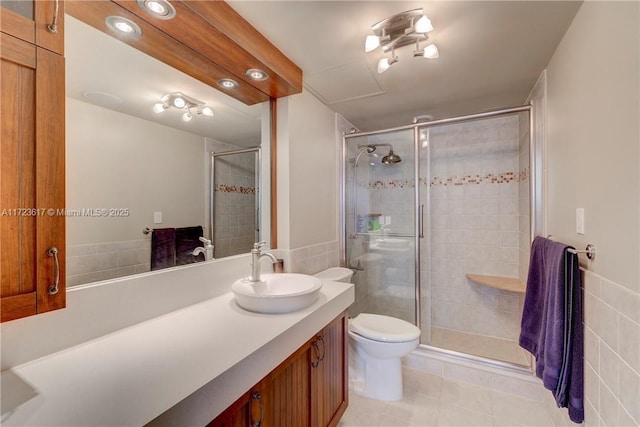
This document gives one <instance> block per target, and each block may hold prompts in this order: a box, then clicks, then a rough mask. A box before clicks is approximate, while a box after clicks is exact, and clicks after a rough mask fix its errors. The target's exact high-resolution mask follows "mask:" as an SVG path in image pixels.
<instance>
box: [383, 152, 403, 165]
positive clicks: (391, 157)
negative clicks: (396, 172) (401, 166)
mask: <svg viewBox="0 0 640 427" xmlns="http://www.w3.org/2000/svg"><path fill="white" fill-rule="evenodd" d="M381 161H382V163H383V164H385V165H395V164H396V163H400V162H401V161H402V159H401V158H400V156H398V155H397V154H396V153H394V152H393V148H389V154H387V155H386V156H384V157H383V158H382V160H381Z"/></svg>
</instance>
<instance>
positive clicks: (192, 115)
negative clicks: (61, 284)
mask: <svg viewBox="0 0 640 427" xmlns="http://www.w3.org/2000/svg"><path fill="white" fill-rule="evenodd" d="M65 32H66V34H65V57H66V91H67V99H66V151H67V152H66V159H67V188H66V194H67V202H66V206H67V286H77V285H81V284H86V283H91V282H95V281H100V280H107V279H112V278H115V277H122V276H126V275H131V274H137V273H143V272H147V271H150V269H151V258H152V248H151V246H152V235H153V232H148V233H145V231H150V230H154V229H155V230H157V229H167V228H169V229H171V228H175V229H181V230H184V229H191V230H192V227H202V230H203V235H204V237H205V238H207V239H211V236H212V230H211V226H210V217H209V215H210V201H211V196H210V190H211V179H210V173H211V153H213V152H215V153H220V152H228V151H237V150H244V149H247V148H252V147H262V148H261V156H260V160H259V163H258V164H256V160H255V158H253V159H251V160H247V159H246V156H245V158H241V157H240V156H239V157H238V158H237V159H235V158H234V157H233V156H225V158H224V164H221V165H220V166H219V167H218V171H222V170H224V171H225V173H223V174H222V175H223V176H222V177H218V178H217V182H216V183H215V188H216V190H219V191H221V192H223V193H225V196H226V197H220V198H217V197H214V199H220V200H227V202H226V203H227V204H226V205H224V206H220V207H219V208H218V209H219V210H220V211H224V212H225V213H226V220H225V221H224V222H221V224H220V225H221V228H220V229H219V230H214V233H213V234H214V235H216V233H217V235H224V236H225V239H226V240H228V241H229V242H232V243H233V244H234V245H235V246H234V248H232V249H229V248H226V249H224V250H220V251H217V252H219V253H220V254H221V256H228V255H234V254H237V253H247V252H249V250H250V249H251V246H250V245H248V244H247V243H244V245H245V246H248V247H244V246H242V245H240V244H239V243H238V242H239V240H238V239H237V238H235V239H234V236H235V234H234V233H242V227H243V226H245V223H248V222H249V221H242V220H240V217H241V216H240V214H241V213H243V212H241V209H240V206H243V204H244V205H247V203H246V201H245V202H243V201H242V199H244V198H247V197H250V198H251V199H252V200H253V199H256V198H257V201H258V204H257V206H258V208H256V212H252V213H251V217H254V218H256V221H255V225H249V226H251V227H254V228H257V229H259V230H260V234H259V235H255V237H256V240H257V239H258V238H259V239H260V240H266V241H269V240H270V236H269V227H268V224H269V223H270V219H269V217H268V215H269V211H270V209H269V195H270V189H269V182H268V179H269V176H270V174H269V169H268V168H269V158H270V154H269V145H270V144H269V134H270V117H269V105H268V104H269V103H268V102H267V103H263V104H257V105H253V106H247V105H245V104H243V103H241V102H239V101H237V100H235V99H233V98H231V97H229V96H227V95H225V94H224V93H222V92H221V91H219V90H218V89H214V88H212V87H210V86H207V85H206V84H204V83H202V82H200V81H198V80H196V79H194V78H192V77H190V76H188V75H186V74H184V73H182V72H180V71H178V70H175V69H173V68H171V67H169V66H167V65H166V64H163V63H162V62H160V61H158V60H156V59H155V58H152V57H151V56H148V55H146V54H144V53H142V52H140V51H138V50H136V49H134V48H133V47H131V46H129V45H128V44H125V43H123V42H121V41H119V40H117V39H116V38H113V37H111V36H110V35H108V34H105V33H103V32H101V31H99V30H97V29H95V28H93V27H91V26H89V25H87V24H85V23H84V22H82V21H80V20H78V19H76V18H73V17H71V16H68V15H67V16H65ZM175 93H181V94H183V95H185V96H186V97H184V100H186V102H187V103H188V105H187V106H191V108H182V109H180V108H176V107H175V105H174V104H177V105H178V106H179V105H180V102H179V101H177V102H175V100H174V98H172V96H173V95H171V94H175ZM165 95H168V96H167V97H165V98H164V99H163V96H165ZM154 106H155V110H156V111H157V112H156V111H154ZM207 107H209V108H210V109H211V110H209V109H208V108H207ZM211 113H213V115H211ZM252 162H253V163H252ZM259 169H262V171H261V174H259V176H261V179H260V181H258V182H256V178H255V177H256V176H258V170H259ZM219 173H220V172H218V174H219ZM257 187H260V188H259V189H258V188H257ZM251 203H253V202H249V203H248V204H251ZM254 205H255V203H254ZM234 218H235V219H237V221H234ZM260 224H264V226H263V227H260ZM216 227H218V225H216ZM157 235H158V233H156V236H157ZM245 235H246V233H245ZM196 237H197V236H196ZM248 240H251V243H253V241H255V240H254V239H253V236H252V237H251V238H249V239H245V241H248ZM196 242H197V239H196ZM198 246H203V244H202V243H199V242H198ZM194 249H195V247H194ZM220 249H223V248H220ZM214 256H216V257H218V255H217V254H214ZM199 258H200V259H203V258H204V257H203V256H200V257H199ZM179 264H180V263H178V265H179Z"/></svg>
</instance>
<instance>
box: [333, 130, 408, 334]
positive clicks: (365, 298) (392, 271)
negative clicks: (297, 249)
mask: <svg viewBox="0 0 640 427" xmlns="http://www.w3.org/2000/svg"><path fill="white" fill-rule="evenodd" d="M345 141H346V142H345V150H346V159H345V175H346V176H345V181H344V182H345V188H344V194H345V211H346V212H345V213H346V215H345V236H346V238H345V255H344V256H345V263H346V265H347V267H350V268H352V269H354V270H355V275H354V279H353V281H354V283H355V289H356V298H355V303H354V304H353V305H352V307H351V308H350V315H351V317H355V316H357V315H358V314H359V313H363V312H366V313H376V314H383V315H388V316H393V317H397V318H400V319H404V320H406V321H408V322H411V323H416V321H417V319H416V247H415V240H416V235H415V229H416V217H415V215H416V202H415V149H414V133H413V130H411V129H410V130H400V131H391V132H386V133H379V134H375V135H363V136H354V137H348V136H347V137H346V138H345Z"/></svg>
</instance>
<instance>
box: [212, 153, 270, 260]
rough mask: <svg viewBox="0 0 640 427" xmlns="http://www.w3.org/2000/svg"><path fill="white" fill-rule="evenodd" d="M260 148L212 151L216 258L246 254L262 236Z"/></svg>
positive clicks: (213, 235) (213, 229)
mask: <svg viewBox="0 0 640 427" xmlns="http://www.w3.org/2000/svg"><path fill="white" fill-rule="evenodd" d="M260 164H261V149H260V147H255V148H247V149H241V150H234V151H225V152H220V153H211V183H210V208H209V227H210V230H211V241H212V242H213V245H214V257H215V258H222V257H226V256H231V255H237V254H242V253H247V252H249V251H251V249H252V248H253V244H254V242H259V241H260V240H261V239H260V237H261V236H260Z"/></svg>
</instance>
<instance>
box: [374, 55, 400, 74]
mask: <svg viewBox="0 0 640 427" xmlns="http://www.w3.org/2000/svg"><path fill="white" fill-rule="evenodd" d="M396 62H398V57H397V56H394V57H393V58H382V59H381V60H380V61H378V73H379V74H382V73H384V72H385V71H387V70H388V69H389V67H391V66H392V65H393V64H395V63H396Z"/></svg>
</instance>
